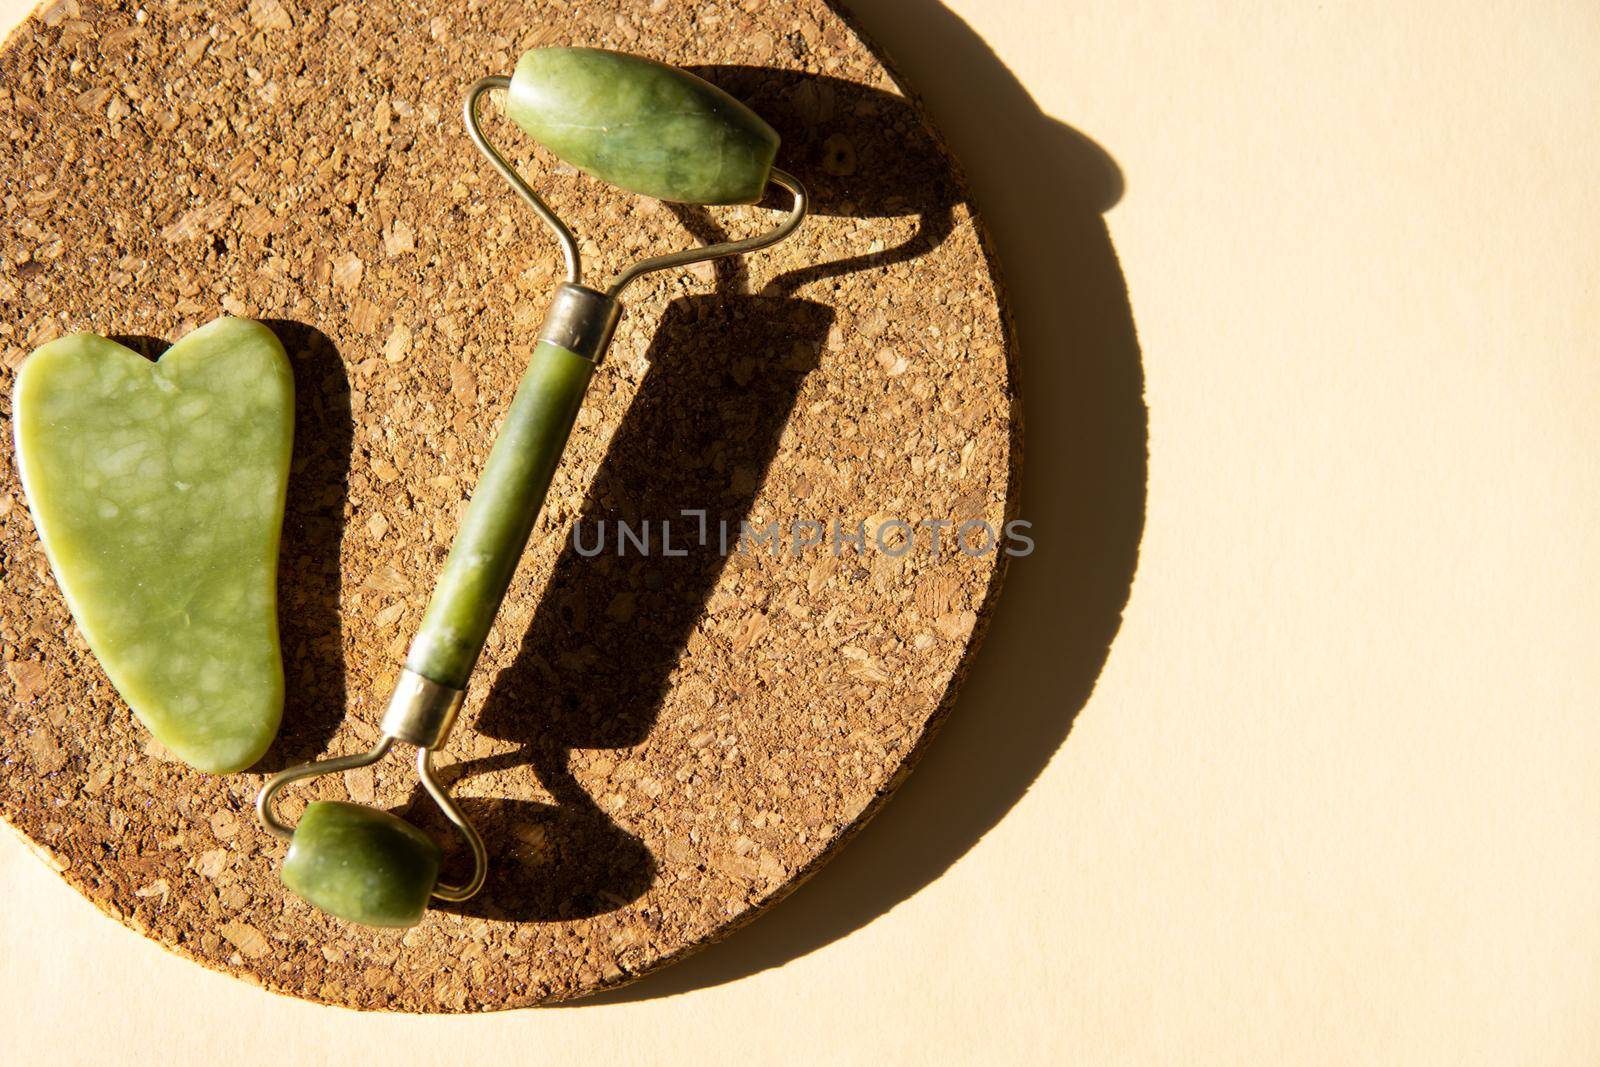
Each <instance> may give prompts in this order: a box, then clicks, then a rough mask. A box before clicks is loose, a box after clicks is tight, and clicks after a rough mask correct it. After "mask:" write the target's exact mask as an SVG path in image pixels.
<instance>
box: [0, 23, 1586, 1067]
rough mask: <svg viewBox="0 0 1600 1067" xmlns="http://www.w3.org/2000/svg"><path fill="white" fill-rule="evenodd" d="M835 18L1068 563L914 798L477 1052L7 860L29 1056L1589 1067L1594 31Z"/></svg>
mask: <svg viewBox="0 0 1600 1067" xmlns="http://www.w3.org/2000/svg"><path fill="white" fill-rule="evenodd" d="M150 2H151V3H159V2H161V0H150ZM642 2H643V0H641V3H642ZM855 6H856V8H857V9H858V10H859V11H860V12H861V13H862V15H863V20H864V21H865V22H866V24H867V25H868V26H869V28H871V29H872V30H873V31H874V32H875V34H876V36H877V37H878V38H879V40H881V41H882V42H883V43H884V44H886V45H887V47H888V49H889V50H890V52H891V53H892V54H894V55H895V56H896V57H897V58H898V59H899V60H900V62H901V63H902V65H903V67H904V69H905V72H906V73H907V75H908V76H909V77H910V78H911V79H912V81H913V82H914V83H916V84H919V85H920V86H921V87H922V88H923V89H924V90H925V92H926V95H927V97H928V99H929V103H930V105H931V107H932V109H933V111H934V113H935V114H936V115H937V116H938V117H939V118H940V120H941V121H942V122H943V123H944V125H945V129H946V131H947V133H948V134H949V136H950V140H951V142H952V144H953V146H954V147H955V149H956V150H957V152H958V154H960V155H961V156H962V157H963V158H964V159H965V160H966V162H967V164H968V167H969V170H970V172H971V176H972V179H973V185H974V187H975V189H976V191H977V194H978V196H979V198H980V201H981V203H982V205H983V207H984V208H985V210H986V213H987V214H988V216H989V218H990V220H991V223H992V225H993V228H994V230H995V232H996V237H997V242H998V245H999V251H1000V255H1001V257H1002V261H1003V264H1004V266H1005V269H1006V271H1007V275H1008V282H1009V283H1010V284H1011V286H1012V289H1013V292H1014V295H1015V298H1016V310H1017V315H1018V323H1019V328H1020V330H1021V334H1022V338H1023V342H1024V352H1023V360H1024V366H1023V382H1024V388H1025V390H1026V391H1027V404H1028V409H1027V410H1028V418H1029V420H1030V433H1029V442H1028V450H1029V457H1030V463H1029V468H1028V471H1027V474H1026V477H1025V483H1024V500H1023V506H1024V511H1025V513H1026V514H1028V515H1029V516H1030V517H1033V518H1035V519H1036V521H1037V523H1038V525H1037V528H1036V533H1037V536H1038V538H1039V542H1040V550H1039V552H1038V553H1037V554H1036V555H1035V556H1034V557H1032V558H1029V559H1025V560H1022V561H1020V562H1019V563H1018V565H1017V566H1016V567H1015V568H1014V570H1013V572H1012V576H1011V579H1010V585H1009V587H1008V590H1007V593H1006V596H1005V598H1004V599H1003V600H1002V603H1001V608H1000V613H999V615H998V616H997V619H996V624H995V627H994V630H993V633H992V636H991V639H990V641H991V643H990V645H989V646H988V647H987V648H986V649H985V652H984V654H983V656H982V657H980V659H979V662H978V665H977V669H976V671H975V673H974V676H973V679H972V682H971V684H970V686H969V687H968V690H967V691H966V693H965V694H964V695H963V698H962V700H961V702H960V704H959V705H958V707H957V710H956V712H955V716H954V718H953V719H952V722H951V724H950V726H949V727H947V732H946V734H945V735H944V736H943V737H942V738H941V740H940V742H939V744H938V745H937V746H936V748H935V750H934V751H933V753H932V754H931V755H930V757H929V760H928V763H927V764H926V765H925V766H924V767H923V768H922V769H921V770H919V772H918V773H917V775H915V776H914V777H913V778H912V780H911V782H910V783H909V784H908V786H907V788H906V790H905V792H904V794H903V795H902V796H901V797H900V798H899V799H897V801H896V802H895V803H894V804H892V805H891V806H890V808H889V809H888V811H887V812H886V813H885V814H884V815H883V816H882V817H881V818H880V819H879V820H878V822H876V823H875V824H874V825H873V826H871V827H870V828H869V829H868V830H867V831H866V832H865V833H864V834H863V836H862V837H861V838H860V839H859V840H858V841H857V842H856V843H855V844H854V845H852V846H851V848H850V849H849V850H848V851H847V852H846V853H845V854H844V855H843V856H842V857H841V858H840V859H839V860H838V862H837V863H836V864H834V865H833V867H831V868H830V869H829V870H827V871H825V872H824V873H823V874H822V875H820V876H819V877H818V878H817V879H816V880H815V881H814V882H813V883H812V884H811V885H809V886H807V887H805V888H804V889H802V890H801V891H800V892H799V893H798V894H796V896H795V897H794V898H793V899H792V900H790V901H789V902H786V903H785V904H784V905H782V906H780V907H779V908H778V909H777V910H775V911H774V912H773V913H772V914H770V915H769V916H767V917H765V918H763V919H762V920H760V921H759V922H758V924H757V925H756V926H754V927H752V928H750V929H749V930H746V931H744V932H742V933H741V934H739V935H738V936H737V937H735V938H734V939H732V940H731V941H729V942H728V943H727V944H725V945H723V946H720V947H718V948H715V949H712V950H711V951H710V952H708V953H706V954H705V955H704V956H702V957H701V958H699V959H696V960H692V961H690V962H689V963H686V964H684V965H682V966H680V967H678V968H675V969H673V970H672V971H669V972H666V973H664V974H662V975H660V976H658V977H657V978H655V979H651V980H647V982H646V983H641V984H640V985H638V986H635V987H633V988H632V989H630V990H626V991H623V995H613V996H612V998H611V999H612V1000H614V1001H620V1002H618V1003H607V1004H600V1005H589V1006H582V1007H573V1008H562V1009H550V1010H543V1011H531V1012H518V1013H511V1014H506V1015H499V1016H489V1017H478V1018H461V1019H440V1018H384V1017H375V1016H363V1015H357V1014H353V1013H349V1012H344V1011H339V1010H335V1009H328V1008H320V1007H315V1006H312V1005H308V1004H303V1003H299V1002H295V1001H290V1000H285V999H282V998H278V997H274V996H271V995H268V994H265V993H262V992H260V991H258V990H256V989H253V988H251V987H248V986H246V985H243V984H241V983H238V982H235V981H232V980H230V979H227V978H224V977H221V976H218V975H215V974H211V973H209V972H206V971H204V970H201V969H200V968H198V967H195V966H193V965H191V964H188V963H185V962H183V961H181V960H179V959H177V958H175V957H172V956H169V955H168V954H166V953H165V952H163V951H162V950H161V949H159V948H157V947H155V946H154V945H152V944H149V943H146V942H145V941H143V940H142V939H140V938H139V937H138V936H137V935H136V934H133V933H131V932H129V931H127V930H125V929H123V928H121V927H120V926H118V925H116V924H115V923H113V922H112V921H110V920H108V919H105V918H103V917H102V916H101V915H100V914H99V913H98V912H97V911H96V910H95V909H94V907H93V906H92V905H90V904H89V903H88V902H86V901H84V900H82V899H80V898H79V897H78V896H77V895H76V894H75V893H74V892H73V891H71V890H70V889H68V888H67V887H66V886H65V885H64V884H62V883H60V882H59V881H57V880H56V878H55V876H54V875H53V874H51V873H50V872H49V871H48V870H47V869H46V868H45V867H44V866H43V865H42V864H41V863H39V862H38V861H37V860H35V859H34V858H32V857H31V855H30V854H29V853H28V852H27V851H26V849H25V848H24V847H23V846H22V845H21V844H19V843H17V842H16V841H15V840H13V839H11V838H10V837H9V835H0V894H3V899H4V901H5V904H4V906H3V907H0V1059H4V1060H5V1061H6V1062H11V1063H29V1064H33V1063H38V1064H52V1065H54V1064H76V1063H84V1064H89V1063H93V1064H107V1063H118V1064H121V1063H140V1064H142V1063H154V1062H158V1061H159V1062H163V1063H175V1064H189V1063H194V1064H201V1063H229V1064H239V1065H245V1064H256V1063H269V1062H270V1063H284V1062H301V1063H319V1062H335V1060H334V1058H335V1057H337V1062H344V1063H349V1062H355V1063H361V1062H374V1063H380V1062H381V1063H386V1064H409V1063H417V1064H424V1063H426V1064H441V1063H451V1064H465V1063H485V1064H492V1063H502V1062H505V1063H512V1062H514V1063H518V1064H540V1063H563V1064H570V1063H606V1064H622V1063H652V1064H672V1063H680V1062H681V1063H696V1064H720V1063H762V1064H765V1063H808V1064H814V1063H918V1064H925V1063H977V1062H1002V1063H1061V1062H1085V1063H1219V1064H1221V1063H1249V1062H1266V1063H1297V1064H1298V1063H1327V1064H1348V1063H1365V1062H1371V1063H1408V1064H1412V1063H1440V1064H1464V1063H1483V1064H1505V1063H1537V1064H1579V1063H1583V1064H1590V1063H1594V1062H1597V1060H1600V1011H1597V1009H1596V1005H1597V1004H1600V988H1597V987H1600V906H1597V905H1600V725H1597V722H1596V718H1597V715H1596V713H1597V711H1600V699H1597V698H1600V666H1597V664H1596V661H1595V660H1596V657H1595V655H1594V643H1595V635H1596V633H1597V632H1600V598H1597V596H1596V590H1597V588H1600V530H1597V528H1596V527H1597V518H1600V464H1597V463H1596V461H1595V457H1596V449H1597V447H1600V426H1597V421H1596V418H1595V414H1596V410H1597V402H1600V359H1597V358H1596V357H1597V355H1600V342H1597V340H1596V336H1597V327H1600V193H1597V188H1600V185H1597V183H1596V181H1595V174H1596V169H1597V162H1600V157H1597V148H1600V145H1597V138H1596V133H1597V129H1596V126H1597V122H1600V110H1597V108H1596V106H1595V105H1596V100H1600V7H1597V6H1596V5H1594V4H1593V3H1590V2H1586V0H1572V2H1564V3H1558V2H1554V0H1546V2H1536V3H1535V2H1527V0H1523V2H1517V3H1492V2H1490V3H1479V4H1473V5H1459V4H1445V3H1440V2H1412V3H1402V4H1396V3H1383V2H1366V3H1342V4H1326V5H1312V4H1291V5H1267V4H1255V3H1243V2H1238V3H1231V4H1223V5H1211V4H1206V5H1201V4H1190V3H1124V4H1116V5H1090V4H1079V3H1073V2H1066V3H1063V2H1062V0H1005V2H1001V0H952V2H951V3H950V4H949V5H948V9H947V8H946V7H943V6H941V5H939V4H937V3H934V2H932V0H898V2H895V0H873V2H870V3H869V2H866V0H861V2H859V3H858V4H857V5H855ZM26 7H27V4H26V3H25V2H20V3H19V2H17V0H4V3H3V6H0V10H3V12H4V18H5V21H6V24H7V25H9V24H10V23H11V22H13V21H14V20H15V19H16V18H17V17H19V15H20V13H21V12H22V11H23V10H25V8H26ZM983 42H987V48H986V47H985V45H984V43H983ZM990 48H992V50H993V54H991V53H989V51H988V50H987V49H990ZM1001 63H1003V64H1005V65H1006V66H1009V68H1010V71H1011V74H1010V75H1008V74H1007V73H1006V71H1005V69H1004V67H1002V66H1001ZM1012 75H1014V79H1015V80H1013V79H1012ZM1030 94H1031V98H1032V100H1031V102H1030V100H1029V95H1030ZM1052 118H1053V119H1054V120H1059V121H1060V122H1062V123H1066V124H1069V125H1070V126H1071V127H1073V128H1075V129H1076V130H1078V131H1081V132H1082V133H1083V134H1085V135H1087V136H1088V137H1089V138H1092V140H1093V142H1094V143H1097V144H1098V145H1099V146H1101V147H1102V148H1103V149H1104V152H1105V154H1106V155H1105V156H1101V155H1100V154H1099V151H1098V150H1096V149H1094V148H1093V146H1092V145H1090V144H1088V143H1081V144H1076V145H1074V144H1072V143H1071V139H1070V137H1069V136H1068V135H1067V134H1066V131H1065V130H1063V129H1062V128H1061V127H1059V126H1057V125H1055V124H1054V123H1053V122H1052V121H1051V120H1052ZM1107 157H1109V159H1110V160H1114V161H1115V166H1116V168H1118V169H1119V170H1120V179H1119V178H1118V177H1117V173H1116V171H1113V170H1112V169H1111V165H1110V164H1109V163H1108V162H1107ZM1052 196H1053V197H1055V198H1057V199H1055V200H1053V201H1052V202H1049V203H1044V202H1042V201H1044V200H1046V199H1047V198H1050V197H1052ZM1101 209H1105V214H1104V225H1103V227H1102V225H1101V222H1100V216H1099V214H1098V212H1099V211H1100V210H1101ZM1107 237H1109V241H1110V245H1111V246H1112V247H1114V249H1115V252H1116V256H1117V258H1118V259H1119V260H1120V276H1121V278H1122V279H1123V280H1125V282H1126V286H1127V300H1128V302H1129V305H1128V308H1124V307H1123V306H1122V305H1121V303H1120V300H1121V298H1120V295H1119V293H1118V292H1117V289H1118V288H1119V284H1118V283H1117V278H1118V271H1117V266H1116V264H1115V263H1112V262H1111V261H1110V260H1109V259H1108V257H1107V256H1106V255H1105V251H1106V247H1107V246H1106V240H1107ZM1129 308H1131V314H1132V321H1133V323H1134V324H1135V326H1136V327H1137V331H1138V334H1137V346H1136V347H1135V345H1134V344H1133V340H1132V337H1131V336H1130V335H1128V333H1127V330H1126V318H1127V314H1128V310H1129ZM1138 359H1142V365H1143V375H1144V380H1143V387H1144V393H1145V400H1146V402H1147V403H1148V434H1149V465H1148V488H1147V496H1146V497H1144V504H1143V506H1144V508H1145V513H1144V520H1143V529H1142V540H1139V538H1138V535H1139V528H1138V521H1137V510H1138V507H1139V502H1140V499H1141V493H1140V486H1139V485H1138V482H1139V477H1138V475H1139V473H1140V472H1139V464H1138V463H1137V461H1136V459H1137V458H1136V456H1135V457H1134V461H1133V462H1131V463H1130V462H1129V452H1128V448H1127V445H1128V442H1129V441H1130V440H1132V441H1133V442H1134V443H1135V445H1136V444H1137V439H1138V436H1139V434H1140V433H1142V431H1143V429H1144V427H1142V426H1141V425H1139V418H1138V411H1137V404H1136V403H1133V404H1132V405H1131V408H1130V404H1129V399H1130V395H1131V396H1132V397H1135V398H1136V396H1137V393H1136V392H1134V393H1132V394H1129V392H1128V389H1129V387H1130V383H1131V387H1132V388H1133V389H1135V390H1136V389H1137V386H1138V378H1137V368H1138V363H1137V362H1136V360H1138ZM1102 397H1105V398H1106V402H1105V404H1104V405H1102V404H1100V403H1099V401H1100V398H1102ZM1119 400H1120V401H1121V402H1120V403H1118V401H1119ZM1130 411H1131V414H1132V416H1133V417H1132V418H1131V420H1130V418H1129V415H1130ZM1085 426H1087V427H1089V428H1090V429H1089V430H1088V431H1084V430H1083V427H1085ZM1130 434H1131V435H1132V436H1131V437H1130V436H1129V435H1130ZM1102 451H1103V453H1104V454H1105V455H1106V456H1108V457H1109V459H1108V461H1107V463H1105V464H1098V463H1097V462H1096V460H1097V458H1098V457H1099V456H1101V454H1102ZM1135 451H1137V449H1136V448H1135ZM1104 516H1110V520H1109V524H1110V525H1112V526H1114V527H1115V528H1116V529H1115V536H1110V535H1102V533H1101V532H1100V531H1101V529H1102V527H1103V526H1105V525H1107V524H1108V523H1107V522H1102V521H1101V519H1102V517H1104ZM1136 540H1137V541H1138V545H1139V547H1138V567H1137V574H1136V576H1135V578H1134V580H1133V583H1132V588H1131V592H1129V591H1128V590H1127V589H1126V582H1125V581H1123V580H1122V579H1121V578H1118V577H1117V573H1116V572H1117V568H1118V566H1119V565H1120V566H1121V567H1123V568H1124V569H1125V568H1126V567H1127V566H1129V565H1131V557H1129V558H1126V559H1124V558H1123V557H1124V556H1126V555H1127V552H1128V551H1129V550H1130V549H1131V547H1132V544H1133V543H1134V542H1135V541H1136ZM1119 553H1121V555H1119ZM1119 560H1120V561H1121V562H1120V564H1119ZM1108 576H1109V577H1108ZM1123 577H1124V578H1125V575H1124V576H1123ZM1123 594H1127V603H1126V607H1125V610H1124V613H1123V619H1122V624H1121V629H1120V632H1118V633H1117V634H1116V635H1115V640H1114V643H1113V644H1112V645H1111V648H1110V653H1109V656H1108V657H1107V658H1106V659H1105V661H1104V664H1103V666H1102V665H1101V663H1100V657H1101V655H1102V654H1103V652H1102V651H1101V650H1099V649H1097V648H1095V647H1094V646H1095V643H1096V639H1097V635H1099V638H1100V640H1099V643H1100V644H1102V645H1103V643H1104V640H1103V638H1104V637H1105V636H1108V635H1109V632H1110V631H1109V626H1106V625H1102V624H1104V623H1107V621H1108V620H1110V619H1114V617H1115V611H1116V608H1117V607H1118V606H1120V604H1121V598H1122V595H1123ZM1086 618H1088V621H1085V619H1086ZM1102 630H1104V631H1105V632H1104V633H1102V632H1101V631H1102ZM1058 647H1059V648H1063V649H1066V651H1065V652H1064V653H1062V654H1060V655H1054V654H1052V652H1051V650H1052V649H1055V648H1058ZM1086 648H1087V649H1089V651H1087V652H1085V651H1084V650H1085V649H1086ZM1090 684H1093V692H1092V695H1089V696H1087V697H1086V695H1085V691H1086V689H1087V688H1088V686H1089V685H1090ZM1074 716H1075V718H1074ZM1069 725H1070V728H1071V732H1070V735H1067V734H1066V731H1067V729H1068V727H1069ZM1063 737H1064V740H1063ZM1058 742H1059V747H1057V743H1058ZM1035 774H1037V777H1036V778H1035V777H1034V775H1035ZM1030 781H1031V784H1030ZM969 846H970V847H969ZM725 979H737V980H732V981H725ZM674 993H675V994H676V995H668V994H674ZM357 1047H359V1048H365V1049H368V1050H370V1055H368V1056H365V1057H363V1056H362V1055H359V1054H352V1051H351V1050H352V1049H353V1048H357Z"/></svg>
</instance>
